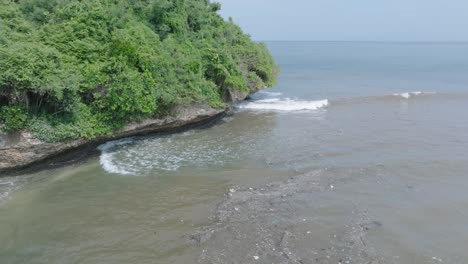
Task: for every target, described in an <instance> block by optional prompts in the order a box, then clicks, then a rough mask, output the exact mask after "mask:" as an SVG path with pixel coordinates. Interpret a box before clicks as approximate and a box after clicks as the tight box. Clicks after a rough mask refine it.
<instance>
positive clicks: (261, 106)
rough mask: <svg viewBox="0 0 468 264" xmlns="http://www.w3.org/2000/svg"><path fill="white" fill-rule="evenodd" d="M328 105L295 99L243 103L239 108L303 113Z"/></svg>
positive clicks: (324, 101)
mask: <svg viewBox="0 0 468 264" xmlns="http://www.w3.org/2000/svg"><path fill="white" fill-rule="evenodd" d="M327 105H328V100H319V101H301V100H293V99H289V98H286V99H277V98H273V99H264V100H257V101H250V102H244V103H241V104H240V105H239V106H238V108H240V109H250V110H274V111H301V110H318V109H320V108H323V107H325V106H327Z"/></svg>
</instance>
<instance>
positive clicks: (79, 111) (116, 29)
mask: <svg viewBox="0 0 468 264" xmlns="http://www.w3.org/2000/svg"><path fill="white" fill-rule="evenodd" d="M219 9H220V4H218V3H211V2H210V1H208V0H86V1H81V0H0V123H2V124H3V125H2V127H3V128H2V129H3V130H4V131H6V132H11V131H15V130H21V129H29V130H31V131H32V132H33V133H34V134H35V135H36V136H37V137H38V138H40V139H42V140H45V141H49V142H55V141H63V140H69V139H75V138H92V137H95V136H97V135H101V134H105V133H110V132H112V131H113V130H115V129H118V128H120V127H122V126H123V125H125V124H126V123H128V122H129V121H132V120H140V119H143V118H149V117H156V116H163V115H165V114H167V113H168V112H169V111H170V110H171V109H172V108H173V107H174V106H176V105H189V104H194V103H206V104H209V105H211V106H212V107H225V102H224V98H227V97H226V93H227V91H228V90H230V89H238V90H245V91H247V90H249V89H251V90H255V89H258V88H263V87H264V86H272V85H273V83H274V82H275V76H276V72H277V67H276V65H275V63H274V61H273V59H272V57H271V55H270V54H269V52H268V50H267V49H266V47H265V46H264V45H263V44H261V43H255V42H253V41H251V40H250V38H249V36H247V35H245V34H243V32H242V31H241V29H240V28H239V27H238V26H236V25H235V24H234V23H233V22H232V20H229V21H224V20H223V19H222V18H221V17H220V16H219V15H218V14H217V11H218V10H219Z"/></svg>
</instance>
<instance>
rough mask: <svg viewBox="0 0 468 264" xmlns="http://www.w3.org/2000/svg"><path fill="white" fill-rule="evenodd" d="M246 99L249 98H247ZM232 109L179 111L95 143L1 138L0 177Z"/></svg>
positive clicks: (132, 125)
mask: <svg viewBox="0 0 468 264" xmlns="http://www.w3.org/2000/svg"><path fill="white" fill-rule="evenodd" d="M244 98H245V97H244ZM228 110H229V109H213V108H210V107H206V106H191V107H178V108H176V109H174V111H173V113H172V114H170V115H168V116H166V117H163V118H159V119H147V120H144V121H141V122H134V123H130V124H128V125H127V126H125V127H124V128H122V129H121V130H118V131H115V132H114V133H112V134H109V135H103V136H99V137H97V138H94V139H78V140H72V141H68V142H58V143H47V142H42V141H40V140H37V139H35V138H34V137H33V136H32V135H31V133H29V132H27V131H23V132H19V133H17V134H14V135H0V177H1V176H4V175H6V174H7V173H11V172H15V171H18V170H21V169H24V168H28V167H31V166H33V165H38V164H43V163H45V162H46V161H48V160H49V159H52V158H58V157H59V156H61V155H62V154H65V153H69V152H72V151H76V150H79V149H81V148H83V147H85V146H88V147H89V146H91V147H93V146H97V145H98V144H101V143H103V142H106V141H110V140H116V139H120V138H124V137H131V136H140V135H148V134H153V133H160V132H176V131H177V130H181V129H186V128H189V127H191V126H196V125H200V124H203V123H207V122H209V121H211V120H214V119H216V118H218V117H220V116H222V115H224V114H225V113H226V112H227V111H228Z"/></svg>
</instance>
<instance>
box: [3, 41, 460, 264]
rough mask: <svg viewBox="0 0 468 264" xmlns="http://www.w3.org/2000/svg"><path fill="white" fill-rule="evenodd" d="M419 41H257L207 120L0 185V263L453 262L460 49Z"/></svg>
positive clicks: (106, 148)
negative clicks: (224, 107) (239, 80)
mask: <svg viewBox="0 0 468 264" xmlns="http://www.w3.org/2000/svg"><path fill="white" fill-rule="evenodd" d="M291 45H293V46H291ZM418 45H419V46H418ZM418 45H416V44H408V45H404V44H384V43H380V44H379V43H367V44H366V43H328V44H327V43H269V47H270V49H271V50H272V52H273V54H274V55H275V57H276V58H277V61H278V62H279V64H280V66H281V67H282V73H281V76H280V83H279V85H278V87H276V88H275V89H273V90H267V91H265V92H261V93H259V94H257V95H255V96H253V98H252V99H251V100H250V101H248V102H245V103H243V104H241V105H239V108H238V110H237V111H236V113H235V114H234V115H232V116H228V117H225V118H223V119H222V120H220V121H219V122H218V123H217V124H215V125H214V126H211V127H208V128H204V129H194V130H190V131H186V132H183V133H178V134H174V135H164V136H158V137H146V138H130V139H124V140H120V141H116V142H109V143H107V144H103V145H101V146H100V147H99V150H100V151H101V155H100V156H98V157H95V158H90V159H88V160H86V161H83V162H81V163H77V164H74V165H71V166H66V167H63V168H57V169H51V170H42V171H40V172H36V173H31V174H27V175H22V176H17V177H3V178H0V263H2V264H3V263H6V264H13V263H14V264H16V263H18V264H19V263H21V264H22V263H38V264H39V263H41V264H42V263H48V264H50V263H143V264H144V263H418V264H419V263H421V264H422V263H467V262H468V252H467V251H466V246H467V244H468V225H467V221H468V192H467V189H468V154H467V150H468V121H467V120H468V114H467V113H468V94H467V93H466V91H468V90H465V89H466V88H467V85H466V84H468V75H466V74H465V73H466V72H468V63H467V62H468V58H463V56H464V57H466V54H468V45H461V44H438V45H435V44H432V45H428V44H418ZM464 51H467V52H464ZM460 54H462V55H460ZM463 54H465V55H463ZM402 58H404V59H402Z"/></svg>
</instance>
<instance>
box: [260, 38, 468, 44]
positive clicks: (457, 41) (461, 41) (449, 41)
mask: <svg viewBox="0 0 468 264" xmlns="http://www.w3.org/2000/svg"><path fill="white" fill-rule="evenodd" d="M253 40H254V41H257V42H362V43H365V42H367V43H440V44H443V43H461V44H468V40H281V39H279V40H259V39H253Z"/></svg>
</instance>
